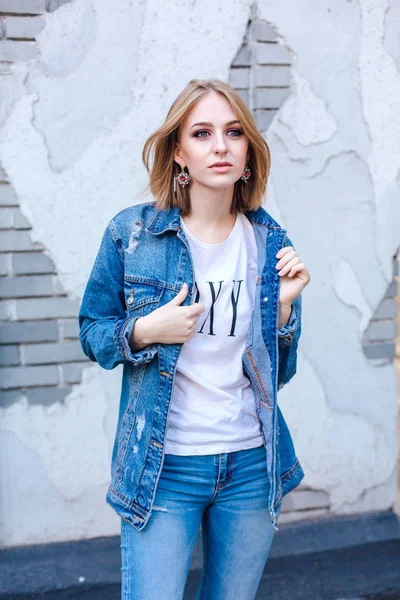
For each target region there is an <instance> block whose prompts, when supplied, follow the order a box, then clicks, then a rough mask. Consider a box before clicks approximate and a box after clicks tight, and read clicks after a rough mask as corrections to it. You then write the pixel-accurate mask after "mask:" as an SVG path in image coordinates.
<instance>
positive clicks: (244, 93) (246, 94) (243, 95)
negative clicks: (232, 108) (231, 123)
mask: <svg viewBox="0 0 400 600" xmlns="http://www.w3.org/2000/svg"><path fill="white" fill-rule="evenodd" d="M236 91H237V93H238V94H239V96H240V97H241V98H242V100H244V101H245V102H246V104H247V106H249V91H248V90H236Z"/></svg>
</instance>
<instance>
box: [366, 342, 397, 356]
mask: <svg viewBox="0 0 400 600" xmlns="http://www.w3.org/2000/svg"><path fill="white" fill-rule="evenodd" d="M395 348H396V344H395V343H394V342H393V343H392V342H386V343H377V344H364V345H363V349H364V354H365V356H366V357H367V358H370V359H385V360H393V358H394V356H395Z"/></svg>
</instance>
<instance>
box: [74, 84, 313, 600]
mask: <svg viewBox="0 0 400 600" xmlns="http://www.w3.org/2000/svg"><path fill="white" fill-rule="evenodd" d="M151 158H152V159H153V160H152V164H151V165H150V160H151ZM143 161H144V164H145V166H146V168H147V171H148V173H149V178H150V179H149V188H150V191H151V193H152V195H153V196H154V198H155V200H151V201H150V202H146V203H141V204H136V205H133V206H130V207H128V208H127V209H125V210H122V211H121V212H119V213H118V214H117V215H115V217H114V218H113V219H112V220H111V221H110V222H109V224H108V226H107V228H106V230H105V232H104V235H103V239H102V242H101V245H100V249H99V251H98V254H97V257H96V260H95V263H94V265H93V268H92V272H91V274H90V277H89V280H88V283H87V286H86V289H85V293H84V297H83V299H82V304H81V309H80V313H79V325H80V340H81V344H82V348H83V350H84V352H85V354H86V355H87V356H88V357H89V358H90V359H91V360H93V361H96V362H98V363H99V364H100V366H102V367H103V368H105V369H113V368H114V367H115V366H117V365H119V364H123V377H122V390H121V400H120V411H119V419H118V425H117V431H116V436H115V443H114V450H113V456H112V472H111V483H110V486H109V489H108V493H107V502H108V503H109V504H110V505H111V506H112V508H113V509H114V510H115V511H116V512H117V513H118V515H119V516H120V517H121V557H122V598H123V600H139V599H140V600H154V599H155V598H161V599H162V600H179V599H181V598H182V597H183V592H184V587H185V582H186V579H187V575H188V570H189V565H190V560H191V556H192V551H193V548H194V545H195V541H196V538H197V535H198V532H199V530H200V528H201V531H202V541H203V570H202V577H201V584H200V588H199V591H198V595H197V600H206V599H207V600H230V599H231V598H235V599H236V600H250V599H253V598H254V597H255V594H256V591H257V587H258V585H259V582H260V579H261V575H262V572H263V569H264V567H265V564H266V561H267V557H268V553H269V549H270V546H271V542H272V539H273V535H274V531H275V530H276V529H277V526H276V522H277V516H278V513H279V509H280V505H281V502H282V498H283V496H284V495H285V494H287V493H288V492H289V491H290V490H291V489H293V488H294V487H296V486H297V485H298V484H299V483H300V481H301V479H302V478H303V476H304V473H303V470H302V468H301V466H300V464H299V461H298V459H297V457H296V454H295V451H294V446H293V442H292V439H291V436H290V433H289V430H288V428H287V426H286V423H285V421H284V418H283V415H282V413H281V411H280V409H279V407H278V404H277V391H278V389H279V388H280V387H282V386H283V385H284V384H285V383H287V382H288V381H289V380H290V379H291V378H292V377H293V375H294V373H295V372H296V356H297V344H298V340H299V337H300V332H301V292H302V290H303V289H304V287H305V286H306V285H307V284H308V283H309V281H310V275H309V272H308V270H307V268H306V266H305V265H304V263H303V262H301V260H300V259H299V257H298V255H297V253H296V251H295V249H294V247H293V245H292V244H291V242H290V240H289V238H288V237H287V235H286V230H285V229H283V228H282V227H280V225H279V224H278V223H277V222H276V221H275V220H274V219H273V218H272V217H271V216H270V215H269V214H268V213H267V211H265V209H264V208H262V206H261V202H262V199H263V196H264V192H265V188H266V183H267V179H268V174H269V168H270V155H269V149H268V146H267V143H266V142H265V140H264V139H263V137H262V136H261V134H260V132H259V131H258V129H257V127H256V125H255V122H254V120H253V117H252V115H251V113H250V111H249V109H248V108H247V106H246V104H245V103H244V102H243V100H242V99H241V98H240V97H239V95H238V94H237V93H236V92H235V90H233V89H232V88H231V87H230V86H229V85H227V84H226V83H224V82H222V81H220V80H216V79H211V80H205V81H204V80H197V79H195V80H192V81H190V82H189V84H188V85H187V86H186V87H185V89H184V90H183V91H182V92H181V94H180V95H179V96H178V97H177V98H176V100H175V101H174V103H173V105H172V106H171V108H170V110H169V112H168V115H167V117H166V120H165V122H164V124H163V125H162V126H161V127H160V128H159V129H158V130H157V131H156V132H155V133H153V135H151V136H150V138H149V139H148V140H147V141H146V143H145V146H144V149H143Z"/></svg>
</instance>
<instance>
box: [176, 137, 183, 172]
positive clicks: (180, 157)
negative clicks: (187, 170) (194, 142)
mask: <svg viewBox="0 0 400 600" xmlns="http://www.w3.org/2000/svg"><path fill="white" fill-rule="evenodd" d="M174 161H175V162H177V163H178V165H179V166H180V168H181V169H182V168H183V165H184V164H185V163H184V160H183V158H182V156H181V154H180V148H179V144H178V142H176V143H175V152H174Z"/></svg>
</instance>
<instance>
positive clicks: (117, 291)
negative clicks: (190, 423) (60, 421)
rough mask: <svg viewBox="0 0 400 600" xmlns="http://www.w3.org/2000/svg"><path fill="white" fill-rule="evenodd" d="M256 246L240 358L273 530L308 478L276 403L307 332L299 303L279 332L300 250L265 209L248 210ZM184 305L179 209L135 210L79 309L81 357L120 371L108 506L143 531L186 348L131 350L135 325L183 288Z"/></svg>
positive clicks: (121, 216)
mask: <svg viewBox="0 0 400 600" xmlns="http://www.w3.org/2000/svg"><path fill="white" fill-rule="evenodd" d="M245 215H246V216H247V217H248V218H249V219H250V221H251V223H252V225H253V229H254V234H255V239H256V243H257V255H258V258H257V263H258V265H257V268H258V276H257V281H256V286H255V289H256V292H255V302H254V309H253V313H252V317H251V320H250V323H249V328H248V333H247V341H246V344H245V348H244V350H243V355H242V363H243V369H244V372H245V374H246V375H247V377H248V378H249V380H250V382H251V386H252V388H253V391H254V398H255V404H256V410H257V415H258V417H259V420H260V425H261V432H262V437H263V442H264V445H265V449H266V467H267V472H268V479H269V483H270V492H269V498H268V507H269V512H270V518H271V522H272V525H273V527H274V528H275V529H276V530H277V529H278V527H277V517H278V514H279V509H280V505H281V502H282V499H283V496H284V495H285V494H287V493H288V492H289V491H290V490H292V489H293V488H295V487H296V486H297V485H298V484H299V483H300V481H301V480H302V478H303V477H304V473H303V470H302V467H301V465H300V463H299V461H298V459H297V457H296V454H295V450H294V445H293V442H292V438H291V435H290V432H289V429H288V427H287V425H286V423H285V420H284V418H283V415H282V412H281V410H280V408H279V406H278V403H277V392H278V389H280V388H282V387H283V386H284V385H285V384H286V383H287V382H288V381H290V379H291V378H292V377H293V375H294V374H295V373H296V364H297V345H298V341H299V337H300V332H301V295H300V296H298V297H297V298H296V299H295V300H294V302H293V303H292V310H291V314H290V318H289V321H288V322H287V323H286V324H285V325H283V326H282V327H281V328H280V329H278V316H279V287H280V277H279V275H278V270H277V269H276V267H275V265H276V263H277V260H278V259H277V258H276V254H277V252H278V251H279V249H280V248H282V247H283V246H286V245H293V244H292V243H291V241H290V239H289V238H288V236H287V235H286V229H283V228H282V227H280V226H279V224H278V223H277V222H276V221H275V220H274V219H273V218H272V217H271V216H270V215H269V213H268V212H267V211H266V210H265V209H264V208H263V207H259V208H258V209H257V210H247V211H246V212H245ZM184 282H186V283H187V284H188V288H189V290H188V294H187V296H186V298H185V300H184V302H183V303H182V306H185V305H188V304H193V303H194V301H195V285H194V283H195V282H194V267H193V262H192V257H191V253H190V248H189V243H188V240H187V238H186V237H185V235H184V232H183V231H182V228H181V226H180V210H179V208H178V207H173V208H171V209H168V210H158V209H156V207H155V201H151V202H145V203H142V204H137V205H134V206H130V207H128V208H126V209H124V210H122V211H120V212H119V213H117V214H116V215H115V216H114V217H113V218H112V219H111V221H110V222H109V223H108V225H107V227H106V229H105V231H104V234H103V237H102V240H101V244H100V248H99V250H98V253H97V256H96V259H95V262H94V265H93V267H92V270H91V273H90V276H89V279H88V282H87V284H86V288H85V291H84V295H83V298H82V302H81V306H80V311H79V317H78V321H79V328H80V333H79V339H80V342H81V345H82V349H83V352H84V353H85V355H86V356H88V357H89V359H90V360H92V361H95V362H97V363H98V364H99V365H100V366H101V367H103V368H104V369H114V368H115V367H116V366H117V365H119V364H122V365H123V372H122V385H121V394H120V404H119V416H118V422H117V428H116V435H115V440H114V446H113V452H112V458H111V481H110V485H109V488H108V491H107V495H106V501H107V502H108V504H109V505H110V506H111V507H112V508H113V509H114V510H115V511H116V512H117V514H118V515H119V516H120V517H121V518H122V519H124V520H126V521H128V522H129V523H131V525H133V526H134V527H135V528H136V529H137V530H141V529H143V528H144V527H145V525H146V524H147V522H148V520H149V518H150V515H151V512H152V505H153V501H154V496H155V492H156V487H157V482H158V479H159V476H160V472H161V469H162V465H163V461H164V440H165V432H166V427H167V423H168V412H169V406H170V400H171V392H172V389H173V385H174V377H175V371H176V365H177V361H178V357H179V352H180V350H181V347H182V344H181V343H176V344H165V343H152V344H149V345H148V346H146V347H145V348H143V349H141V350H139V351H136V352H132V350H131V348H130V346H129V340H130V336H131V333H132V330H133V327H134V325H135V322H136V320H137V319H138V318H140V317H142V316H145V315H148V314H149V313H150V312H151V311H153V310H155V309H157V308H159V307H160V306H162V305H164V304H166V303H167V302H169V301H170V300H172V299H173V298H174V297H175V296H176V295H177V293H178V292H179V291H180V289H181V287H182V285H183V283H184Z"/></svg>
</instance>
